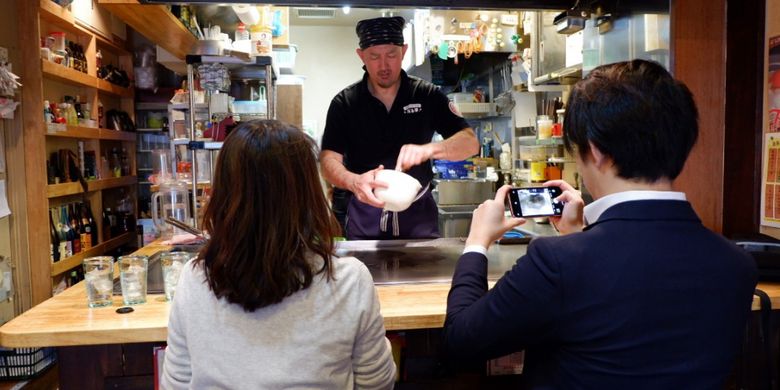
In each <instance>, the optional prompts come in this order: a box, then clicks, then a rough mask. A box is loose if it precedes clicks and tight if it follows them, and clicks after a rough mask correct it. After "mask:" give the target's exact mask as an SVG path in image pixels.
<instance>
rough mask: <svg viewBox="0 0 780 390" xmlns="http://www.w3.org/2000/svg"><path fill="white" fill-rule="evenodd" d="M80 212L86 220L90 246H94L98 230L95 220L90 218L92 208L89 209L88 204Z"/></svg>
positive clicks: (96, 242)
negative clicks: (82, 212)
mask: <svg viewBox="0 0 780 390" xmlns="http://www.w3.org/2000/svg"><path fill="white" fill-rule="evenodd" d="M82 210H83V211H84V213H85V215H86V218H87V226H88V227H89V233H90V239H89V242H90V246H95V245H97V244H98V229H97V222H95V218H93V217H92V207H90V205H89V203H85V204H84V208H83V209H82Z"/></svg>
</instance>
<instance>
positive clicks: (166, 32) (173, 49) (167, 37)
mask: <svg viewBox="0 0 780 390" xmlns="http://www.w3.org/2000/svg"><path fill="white" fill-rule="evenodd" d="M98 4H100V5H101V6H103V8H105V9H107V10H108V11H109V12H111V13H112V14H113V15H114V16H116V17H118V18H119V19H120V20H122V21H123V22H125V23H126V24H128V25H130V27H132V28H133V29H134V30H135V31H138V32H139V33H141V35H143V36H144V37H146V38H147V39H149V40H150V41H152V42H156V43H157V44H158V45H160V47H162V48H164V49H165V50H167V51H169V52H170V53H171V54H173V55H174V56H176V58H179V59H181V60H184V57H185V56H186V55H187V54H190V53H189V52H190V49H191V48H192V47H193V46H194V45H195V42H196V41H197V39H196V38H195V36H193V35H192V33H190V31H189V30H187V29H186V28H185V27H184V25H183V24H181V22H179V20H178V19H176V17H175V16H173V14H171V12H170V11H168V9H167V8H166V6H164V5H158V4H141V3H140V2H139V1H138V0H98Z"/></svg>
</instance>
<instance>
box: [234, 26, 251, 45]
mask: <svg viewBox="0 0 780 390" xmlns="http://www.w3.org/2000/svg"><path fill="white" fill-rule="evenodd" d="M235 38H236V39H235V40H236V41H245V40H248V39H249V30H247V29H246V25H245V24H244V23H242V22H238V25H236V37H235Z"/></svg>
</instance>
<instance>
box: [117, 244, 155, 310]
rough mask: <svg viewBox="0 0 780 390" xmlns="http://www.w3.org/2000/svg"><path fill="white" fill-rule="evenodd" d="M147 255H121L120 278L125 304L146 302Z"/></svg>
mask: <svg viewBox="0 0 780 390" xmlns="http://www.w3.org/2000/svg"><path fill="white" fill-rule="evenodd" d="M148 265H149V259H148V258H147V257H146V256H119V279H120V281H121V283H122V300H123V301H124V303H125V305H137V304H141V303H145V302H146V271H147V269H148Z"/></svg>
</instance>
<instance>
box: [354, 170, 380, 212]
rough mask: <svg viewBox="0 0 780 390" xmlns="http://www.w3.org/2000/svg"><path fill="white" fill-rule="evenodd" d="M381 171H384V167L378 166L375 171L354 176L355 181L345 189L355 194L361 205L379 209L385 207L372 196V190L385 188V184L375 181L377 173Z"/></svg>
mask: <svg viewBox="0 0 780 390" xmlns="http://www.w3.org/2000/svg"><path fill="white" fill-rule="evenodd" d="M382 169H384V167H383V166H382V165H380V166H379V167H377V168H376V169H372V170H370V171H368V172H366V173H363V174H362V175H355V179H354V180H353V181H352V183H350V185H349V188H347V189H348V190H350V191H351V192H352V193H353V194H355V196H356V197H357V199H358V200H359V201H361V202H363V203H366V204H369V205H371V206H374V207H378V208H380V209H381V208H383V207H385V202H382V201H381V200H379V199H377V197H376V196H374V188H377V187H382V188H387V183H385V182H382V181H377V180H376V173H377V171H381V170H382Z"/></svg>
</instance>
